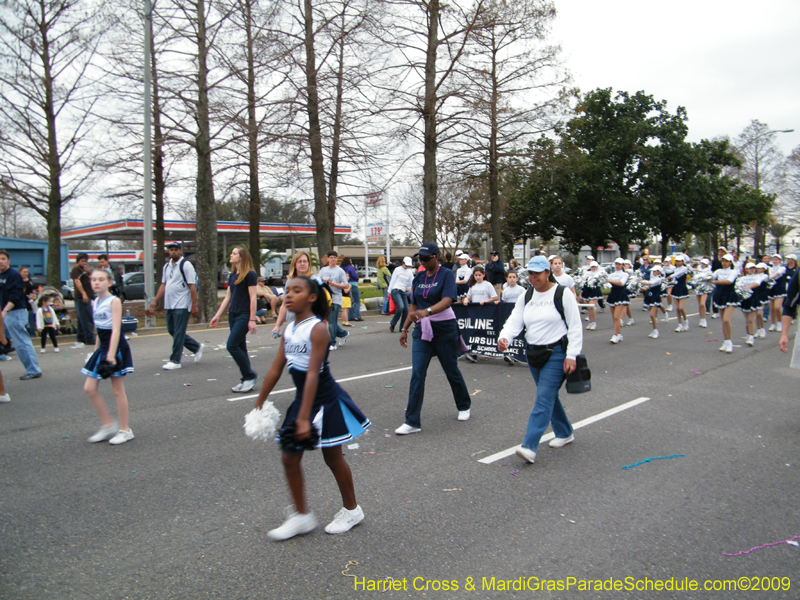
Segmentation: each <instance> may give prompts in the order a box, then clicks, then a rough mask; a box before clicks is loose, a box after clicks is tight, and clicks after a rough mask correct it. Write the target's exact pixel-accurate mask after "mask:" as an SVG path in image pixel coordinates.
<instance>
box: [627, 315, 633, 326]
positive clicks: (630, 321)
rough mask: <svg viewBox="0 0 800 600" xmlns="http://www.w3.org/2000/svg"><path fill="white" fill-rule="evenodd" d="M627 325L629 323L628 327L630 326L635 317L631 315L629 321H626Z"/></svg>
mask: <svg viewBox="0 0 800 600" xmlns="http://www.w3.org/2000/svg"><path fill="white" fill-rule="evenodd" d="M626 325H627V326H628V327H630V326H631V325H633V317H631V318H630V319H628V322H627V323H626Z"/></svg>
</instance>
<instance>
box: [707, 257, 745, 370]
mask: <svg viewBox="0 0 800 600" xmlns="http://www.w3.org/2000/svg"><path fill="white" fill-rule="evenodd" d="M720 260H721V262H722V268H721V269H717V270H716V271H714V279H712V280H711V283H713V284H714V294H713V301H714V306H716V307H717V309H718V310H719V312H720V314H721V315H722V335H723V337H724V338H725V341H723V342H722V346H720V348H719V351H720V352H727V353H728V354H730V353H731V352H733V341H732V340H731V335H732V334H733V327H732V326H731V317H732V316H733V311H734V308H736V307H737V306H739V296H737V295H736V289H734V287H733V282H734V281H736V277H738V275H739V274H738V273H737V272H736V270H735V269H734V268H733V256H731V255H730V254H725V255H724V256H723V257H722V258H721V259H720Z"/></svg>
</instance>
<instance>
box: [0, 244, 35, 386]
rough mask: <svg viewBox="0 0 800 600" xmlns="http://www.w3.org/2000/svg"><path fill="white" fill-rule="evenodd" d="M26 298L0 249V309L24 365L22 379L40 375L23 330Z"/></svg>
mask: <svg viewBox="0 0 800 600" xmlns="http://www.w3.org/2000/svg"><path fill="white" fill-rule="evenodd" d="M27 304H28V302H27V298H25V294H24V292H23V287H22V275H20V274H19V273H17V271H15V270H14V269H12V268H11V261H10V260H9V257H8V252H6V251H5V250H0V309H2V311H3V320H4V321H5V326H6V328H7V329H8V333H9V335H10V336H11V339H12V340H13V342H14V347H15V348H16V349H17V356H19V359H20V360H21V361H22V364H23V365H25V375H23V376H22V377H20V379H22V380H23V381H27V380H28V379H37V378H39V377H41V376H42V370H41V369H40V368H39V360H38V359H37V358H36V350H34V349H33V343H31V336H30V335H28V332H27V331H26V330H25V326H26V325H27V324H28V309H27Z"/></svg>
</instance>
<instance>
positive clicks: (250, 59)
mask: <svg viewBox="0 0 800 600" xmlns="http://www.w3.org/2000/svg"><path fill="white" fill-rule="evenodd" d="M244 7H245V31H246V33H247V140H248V155H249V158H250V213H249V218H250V254H251V256H252V257H253V262H254V263H255V265H256V268H258V267H260V265H261V232H260V228H259V225H260V223H261V190H260V188H259V185H258V121H256V72H255V58H254V56H253V44H254V42H253V13H252V2H251V1H250V0H245V2H244Z"/></svg>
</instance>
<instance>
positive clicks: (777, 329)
mask: <svg viewBox="0 0 800 600" xmlns="http://www.w3.org/2000/svg"><path fill="white" fill-rule="evenodd" d="M775 331H783V323H778V324H777V325H776V326H775Z"/></svg>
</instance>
